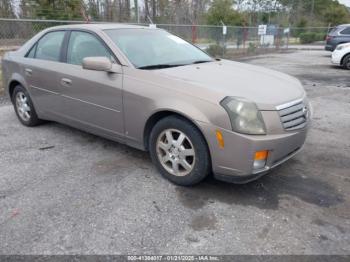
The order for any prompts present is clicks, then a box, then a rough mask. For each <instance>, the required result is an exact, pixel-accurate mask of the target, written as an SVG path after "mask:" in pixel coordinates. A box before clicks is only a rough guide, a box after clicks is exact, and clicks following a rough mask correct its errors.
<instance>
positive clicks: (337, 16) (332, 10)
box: [323, 4, 350, 26]
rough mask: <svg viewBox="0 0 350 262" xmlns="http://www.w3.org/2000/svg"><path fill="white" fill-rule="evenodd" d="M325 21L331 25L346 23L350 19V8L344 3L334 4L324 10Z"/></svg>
mask: <svg viewBox="0 0 350 262" xmlns="http://www.w3.org/2000/svg"><path fill="white" fill-rule="evenodd" d="M323 16H324V21H325V22H326V23H327V24H330V25H331V26H336V25H339V24H345V23H348V22H349V21H350V14H349V10H348V9H347V8H346V7H345V6H343V5H337V4H332V5H330V6H329V8H327V9H326V10H324V12H323Z"/></svg>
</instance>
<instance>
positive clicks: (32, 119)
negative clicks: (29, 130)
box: [12, 85, 42, 126]
mask: <svg viewBox="0 0 350 262" xmlns="http://www.w3.org/2000/svg"><path fill="white" fill-rule="evenodd" d="M12 103H13V106H14V109H15V112H16V115H17V117H18V120H19V121H20V122H21V123H22V124H23V125H25V126H37V125H39V124H41V122H42V121H41V120H40V119H39V118H38V115H37V114H36V111H35V108H34V105H33V102H32V100H31V98H30V96H29V93H28V92H27V90H26V89H25V88H24V87H23V86H21V85H17V86H16V87H15V89H14V91H13V94H12Z"/></svg>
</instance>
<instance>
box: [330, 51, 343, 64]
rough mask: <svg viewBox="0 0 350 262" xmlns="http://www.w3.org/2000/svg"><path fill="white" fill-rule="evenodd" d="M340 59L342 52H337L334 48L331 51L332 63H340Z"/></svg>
mask: <svg viewBox="0 0 350 262" xmlns="http://www.w3.org/2000/svg"><path fill="white" fill-rule="evenodd" d="M341 59H342V52H338V51H337V50H335V51H334V52H333V53H332V63H333V64H335V65H340V64H341Z"/></svg>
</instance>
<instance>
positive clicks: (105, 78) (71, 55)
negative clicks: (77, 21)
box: [59, 31, 124, 137]
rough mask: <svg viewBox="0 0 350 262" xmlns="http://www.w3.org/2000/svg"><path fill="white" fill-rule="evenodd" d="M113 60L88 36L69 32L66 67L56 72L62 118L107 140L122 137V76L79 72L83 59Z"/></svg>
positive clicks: (97, 39)
mask: <svg viewBox="0 0 350 262" xmlns="http://www.w3.org/2000/svg"><path fill="white" fill-rule="evenodd" d="M101 56H104V57H108V58H109V59H111V60H112V62H115V59H114V56H113V55H112V54H111V52H110V50H109V49H108V48H107V47H106V46H105V44H104V43H103V42H102V40H101V39H99V38H98V37H97V36H95V35H94V34H92V33H88V32H84V31H72V32H71V33H70V37H69V41H68V46H67V55H66V57H67V64H66V65H65V67H64V68H61V69H60V71H59V86H60V93H61V101H62V110H63V114H64V117H65V118H66V119H67V120H68V121H73V122H74V124H75V125H78V126H80V127H83V128H84V127H85V128H87V129H89V130H96V131H98V133H99V134H102V135H105V136H109V137H122V136H124V123H123V112H122V110H123V103H122V89H123V74H117V73H108V72H103V71H92V70H86V69H83V68H82V62H83V59H84V58H85V57H101Z"/></svg>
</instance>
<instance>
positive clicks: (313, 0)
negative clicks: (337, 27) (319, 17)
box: [311, 0, 315, 23]
mask: <svg viewBox="0 0 350 262" xmlns="http://www.w3.org/2000/svg"><path fill="white" fill-rule="evenodd" d="M314 15H315V0H312V2H311V22H312V23H313V22H314Z"/></svg>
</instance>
